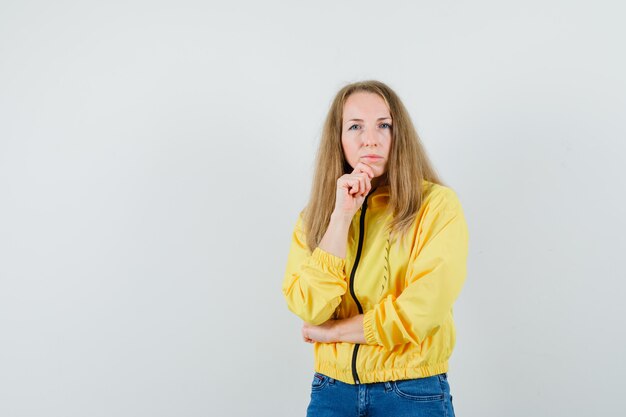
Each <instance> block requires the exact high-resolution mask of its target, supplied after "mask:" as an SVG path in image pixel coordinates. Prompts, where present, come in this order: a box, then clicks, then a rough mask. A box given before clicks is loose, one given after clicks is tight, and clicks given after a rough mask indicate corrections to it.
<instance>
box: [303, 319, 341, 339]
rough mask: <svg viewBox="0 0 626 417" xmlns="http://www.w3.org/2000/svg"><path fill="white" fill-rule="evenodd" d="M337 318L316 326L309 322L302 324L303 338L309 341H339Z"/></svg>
mask: <svg viewBox="0 0 626 417" xmlns="http://www.w3.org/2000/svg"><path fill="white" fill-rule="evenodd" d="M336 321H337V320H332V319H331V320H328V321H327V322H326V323H324V324H320V325H319V326H314V325H312V324H309V323H303V324H302V338H303V339H304V341H305V342H307V343H315V342H320V343H332V342H335V341H337V340H336V339H337V338H336V337H335V331H334V328H335V322H336Z"/></svg>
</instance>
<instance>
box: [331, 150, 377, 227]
mask: <svg viewBox="0 0 626 417" xmlns="http://www.w3.org/2000/svg"><path fill="white" fill-rule="evenodd" d="M372 178H374V170H373V169H372V167H370V166H369V165H366V164H364V163H363V162H359V163H358V164H356V166H355V167H354V170H353V171H352V172H351V173H350V174H344V175H342V176H341V177H339V179H338V180H337V194H336V197H335V210H334V211H333V214H334V215H337V216H340V217H342V218H343V219H345V220H347V221H352V218H353V217H354V214H355V213H356V212H357V210H358V209H359V208H360V207H361V205H362V204H363V201H364V200H365V196H367V193H369V192H370V190H371V189H372V183H371V181H372Z"/></svg>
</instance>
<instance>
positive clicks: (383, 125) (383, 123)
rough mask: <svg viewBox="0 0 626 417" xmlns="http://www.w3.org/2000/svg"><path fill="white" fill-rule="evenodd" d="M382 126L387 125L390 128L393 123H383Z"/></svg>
mask: <svg viewBox="0 0 626 417" xmlns="http://www.w3.org/2000/svg"><path fill="white" fill-rule="evenodd" d="M381 126H387V127H388V128H389V129H391V125H390V124H389V123H382V124H381Z"/></svg>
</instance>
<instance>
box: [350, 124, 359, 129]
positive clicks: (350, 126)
mask: <svg viewBox="0 0 626 417" xmlns="http://www.w3.org/2000/svg"><path fill="white" fill-rule="evenodd" d="M354 126H358V125H352V126H350V127H349V128H348V130H354V129H352V128H353V127H354Z"/></svg>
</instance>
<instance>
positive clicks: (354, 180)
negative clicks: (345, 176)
mask: <svg viewBox="0 0 626 417" xmlns="http://www.w3.org/2000/svg"><path fill="white" fill-rule="evenodd" d="M350 185H351V187H352V188H351V189H350V194H352V195H356V194H358V192H359V180H358V178H351V179H350Z"/></svg>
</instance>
